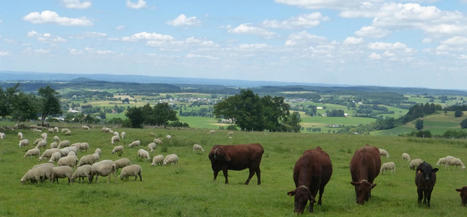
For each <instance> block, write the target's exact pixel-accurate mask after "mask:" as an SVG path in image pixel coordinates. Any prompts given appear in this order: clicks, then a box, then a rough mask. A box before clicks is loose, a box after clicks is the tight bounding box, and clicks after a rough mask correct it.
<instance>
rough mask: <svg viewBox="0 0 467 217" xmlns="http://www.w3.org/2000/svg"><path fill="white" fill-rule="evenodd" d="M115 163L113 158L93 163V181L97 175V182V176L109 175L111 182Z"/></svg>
mask: <svg viewBox="0 0 467 217" xmlns="http://www.w3.org/2000/svg"><path fill="white" fill-rule="evenodd" d="M115 167H116V166H115V163H114V162H113V161H111V160H102V161H99V162H97V163H94V164H92V166H91V182H92V180H93V178H94V176H96V182H97V177H99V176H108V177H109V182H110V176H111V174H112V173H115V171H116V169H115Z"/></svg>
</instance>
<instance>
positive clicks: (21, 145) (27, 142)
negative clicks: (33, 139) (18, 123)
mask: <svg viewBox="0 0 467 217" xmlns="http://www.w3.org/2000/svg"><path fill="white" fill-rule="evenodd" d="M18 145H19V147H20V148H21V147H24V146H28V145H29V140H28V139H22V140H20V141H19V144H18Z"/></svg>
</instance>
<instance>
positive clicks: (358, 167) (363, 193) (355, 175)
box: [350, 145, 381, 204]
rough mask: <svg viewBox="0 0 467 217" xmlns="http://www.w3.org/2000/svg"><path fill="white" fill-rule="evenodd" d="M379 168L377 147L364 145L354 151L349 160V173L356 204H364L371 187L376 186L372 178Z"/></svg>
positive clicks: (375, 175)
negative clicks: (353, 187)
mask: <svg viewBox="0 0 467 217" xmlns="http://www.w3.org/2000/svg"><path fill="white" fill-rule="evenodd" d="M380 169H381V158H380V156H379V150H378V148H376V147H373V146H369V145H365V146H363V147H361V148H360V149H358V150H357V151H355V154H354V155H353V157H352V160H351V161H350V174H351V175H352V182H351V184H352V185H354V186H355V194H356V201H357V203H358V204H364V203H365V201H368V200H369V199H370V198H371V189H373V188H374V187H375V186H376V184H373V180H375V178H376V177H377V176H378V174H379V171H380Z"/></svg>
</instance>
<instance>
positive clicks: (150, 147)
mask: <svg viewBox="0 0 467 217" xmlns="http://www.w3.org/2000/svg"><path fill="white" fill-rule="evenodd" d="M156 147H157V144H156V143H155V142H151V143H149V144H148V149H149V151H150V152H153V151H154V150H156Z"/></svg>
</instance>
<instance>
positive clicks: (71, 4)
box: [63, 0, 92, 9]
mask: <svg viewBox="0 0 467 217" xmlns="http://www.w3.org/2000/svg"><path fill="white" fill-rule="evenodd" d="M63 4H65V7H66V8H74V9H86V8H89V7H91V5H92V3H91V2H90V1H83V2H81V1H80V0H63Z"/></svg>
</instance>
